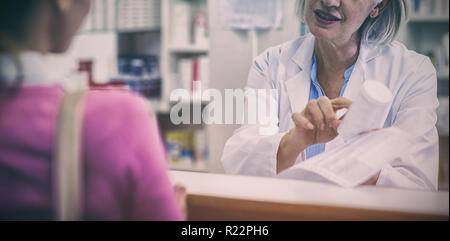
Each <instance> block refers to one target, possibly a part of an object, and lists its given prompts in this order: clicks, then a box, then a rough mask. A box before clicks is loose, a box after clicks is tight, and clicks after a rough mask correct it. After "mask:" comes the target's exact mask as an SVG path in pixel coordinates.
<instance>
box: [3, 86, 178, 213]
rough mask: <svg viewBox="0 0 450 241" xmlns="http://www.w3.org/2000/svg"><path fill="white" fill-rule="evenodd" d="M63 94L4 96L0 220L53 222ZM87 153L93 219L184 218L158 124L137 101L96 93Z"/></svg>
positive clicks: (26, 91) (87, 116)
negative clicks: (58, 118) (57, 135)
mask: <svg viewBox="0 0 450 241" xmlns="http://www.w3.org/2000/svg"><path fill="white" fill-rule="evenodd" d="M63 96H64V91H63V90H62V89H61V88H59V87H50V86H47V87H44V86H24V87H21V88H20V89H19V91H18V92H17V94H16V95H15V96H13V97H12V98H8V99H6V98H5V97H0V219H20V220H34V219H38V220H43V219H44V220H45V219H53V212H54V211H53V208H52V206H53V204H52V170H51V166H52V165H51V162H52V156H53V148H54V146H55V145H54V144H55V143H54V139H55V138H54V136H55V126H56V116H57V111H58V108H59V104H60V102H61V100H62V97H63ZM85 98H86V99H85V108H84V117H83V131H82V140H83V149H84V150H83V155H84V166H85V177H84V180H85V186H84V196H85V200H84V218H85V219H86V220H181V219H182V218H181V215H180V212H179V210H178V207H177V205H176V201H175V196H174V192H173V188H172V186H171V183H170V181H169V178H168V175H167V162H166V156H165V152H164V148H163V142H162V141H161V138H160V135H159V132H158V128H157V123H156V120H155V118H154V117H152V116H151V114H150V113H149V110H148V107H147V106H146V105H145V103H144V102H143V100H142V99H141V98H139V97H138V96H136V95H134V94H131V93H129V92H127V91H90V92H89V93H88V94H87V95H86V97H85Z"/></svg>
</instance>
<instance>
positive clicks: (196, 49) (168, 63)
mask: <svg viewBox="0 0 450 241" xmlns="http://www.w3.org/2000/svg"><path fill="white" fill-rule="evenodd" d="M179 2H181V3H182V4H185V7H188V8H190V9H191V11H192V13H193V14H192V15H194V13H198V12H200V11H204V12H205V15H206V16H207V10H208V0H95V1H93V7H92V9H91V12H90V14H89V16H88V17H87V20H86V22H85V24H84V26H83V27H82V29H81V30H80V31H79V33H78V35H77V37H76V38H75V41H74V42H75V43H74V47H73V48H72V50H71V51H70V53H69V54H68V55H70V59H69V60H68V61H67V62H70V61H72V62H73V63H74V64H75V63H76V62H77V61H78V60H79V59H87V58H93V57H95V58H93V59H94V61H95V64H94V71H98V72H104V73H105V74H104V75H102V76H101V77H97V76H95V80H96V81H99V80H100V82H107V81H108V79H111V78H114V77H116V76H117V75H118V74H117V66H118V62H117V59H118V57H120V56H135V55H137V56H139V55H155V56H158V58H159V71H160V75H161V79H162V86H161V88H162V89H161V97H160V98H158V99H149V100H148V106H149V109H151V110H153V111H154V112H155V113H156V114H157V117H158V120H159V125H160V128H161V132H162V133H161V134H162V135H163V136H164V134H165V133H166V132H170V131H177V130H182V131H184V130H187V131H190V130H201V131H202V132H204V133H206V135H205V140H203V142H205V143H208V142H207V138H208V132H207V127H206V126H204V125H179V126H175V125H173V124H172V123H171V121H170V108H171V106H173V105H174V104H175V103H173V102H170V101H169V97H170V93H171V91H172V90H174V89H179V88H182V86H180V83H179V81H178V73H177V72H178V69H177V62H178V60H179V59H181V58H186V57H195V56H205V55H206V56H207V55H209V43H206V44H205V43H203V45H198V44H193V43H192V41H190V40H188V39H189V36H186V40H185V41H180V40H181V39H180V36H179V35H177V36H175V32H174V28H175V27H176V23H174V21H176V19H177V17H179V14H177V12H176V11H175V10H176V9H175V8H176V4H177V3H179ZM106 6H108V7H106ZM127 8H129V9H127ZM141 8H142V9H141ZM145 9H147V10H145ZM136 11H137V15H136V16H135V14H133V13H135V12H136ZM146 14H147V15H146ZM112 16H113V17H112ZM142 19H144V20H142ZM99 21H106V22H105V23H101V24H99ZM133 24H134V25H133ZM174 40H177V41H174ZM88 42H89V43H90V42H96V43H98V44H96V45H91V44H89V43H88ZM102 45H106V46H108V48H103V46H102ZM86 46H89V47H86ZM105 51H106V52H107V53H108V55H107V56H108V58H103V59H102V58H101V56H106V53H105ZM97 52H98V53H97ZM64 57H65V58H66V57H67V55H66V56H64ZM66 59H67V58H66ZM98 63H102V64H101V65H107V66H109V67H110V68H111V69H114V70H115V71H111V69H108V70H107V71H105V70H104V69H101V70H100V69H99V70H97V67H98ZM182 104H183V105H188V104H189V105H201V106H205V105H206V104H207V102H206V101H204V100H192V101H189V102H186V103H182ZM191 109H192V108H191ZM206 148H207V147H206ZM192 163H194V164H189V162H187V161H184V162H180V163H170V167H171V169H173V170H185V171H195V172H207V171H208V163H207V161H203V162H200V161H193V162H192ZM196 163H199V164H196Z"/></svg>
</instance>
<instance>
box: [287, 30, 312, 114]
mask: <svg viewBox="0 0 450 241" xmlns="http://www.w3.org/2000/svg"><path fill="white" fill-rule="evenodd" d="M314 42H315V38H314V37H313V36H312V35H310V36H308V37H307V38H306V39H305V40H304V42H303V43H302V45H301V46H300V48H298V50H297V52H296V53H295V54H294V56H293V57H292V58H290V59H289V60H288V64H287V65H286V66H287V69H286V73H287V74H286V77H287V79H286V81H285V86H286V91H287V94H288V96H289V102H290V104H291V110H292V113H294V112H301V111H302V110H303V109H304V108H305V106H306V104H307V103H308V99H309V90H310V87H311V80H310V72H311V65H312V56H313V52H314ZM289 76H291V77H289Z"/></svg>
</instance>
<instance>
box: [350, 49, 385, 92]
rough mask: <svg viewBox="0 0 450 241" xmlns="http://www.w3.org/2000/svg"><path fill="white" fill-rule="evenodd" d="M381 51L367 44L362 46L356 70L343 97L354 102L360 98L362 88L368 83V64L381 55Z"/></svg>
mask: <svg viewBox="0 0 450 241" xmlns="http://www.w3.org/2000/svg"><path fill="white" fill-rule="evenodd" d="M379 51H380V50H379V48H378V47H370V46H367V45H365V44H362V45H361V48H360V54H359V57H358V60H357V61H356V64H355V68H354V70H353V73H352V75H351V77H350V80H349V82H348V84H347V88H346V89H345V91H344V95H343V97H345V98H347V99H350V100H353V101H354V100H355V99H356V98H357V97H358V95H359V93H360V91H361V87H362V85H363V84H364V82H365V81H366V66H367V64H368V62H370V61H371V60H373V59H374V58H376V57H377V56H378V55H379V53H380V52H379Z"/></svg>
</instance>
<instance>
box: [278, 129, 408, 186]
mask: <svg viewBox="0 0 450 241" xmlns="http://www.w3.org/2000/svg"><path fill="white" fill-rule="evenodd" d="M411 145H412V144H411V142H410V137H409V135H408V134H407V133H406V132H404V131H402V130H400V129H397V128H394V127H392V128H387V129H383V130H379V131H375V132H371V133H369V134H365V135H360V136H357V137H355V138H353V139H350V140H349V141H348V142H346V143H343V144H342V145H341V146H340V147H338V148H333V149H332V150H329V151H326V152H324V153H322V154H320V155H317V156H315V157H313V158H311V159H309V160H307V161H304V162H302V163H299V164H297V165H295V166H293V167H291V168H289V169H288V170H286V171H284V172H282V173H280V174H279V177H280V178H287V179H301V180H307V179H308V178H309V177H310V176H311V173H314V174H316V175H319V176H321V177H323V178H325V179H327V180H328V181H331V182H334V183H336V184H338V185H340V186H343V187H347V188H351V187H356V186H358V185H361V184H362V183H364V182H366V181H367V180H369V179H370V178H371V177H373V176H375V175H376V174H377V173H378V172H379V171H380V170H381V169H382V168H383V166H384V165H386V164H389V163H390V162H392V161H394V160H395V159H396V158H399V157H400V156H402V155H403V154H405V152H406V151H407V149H408V147H410V146H411ZM308 172H310V173H308Z"/></svg>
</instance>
